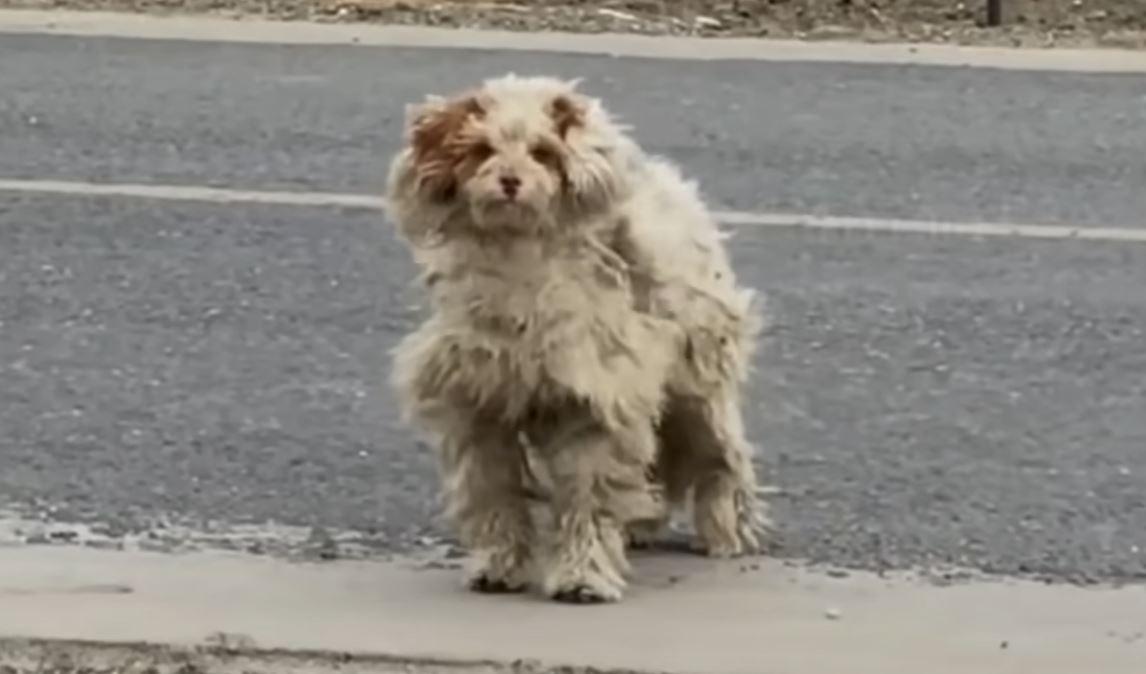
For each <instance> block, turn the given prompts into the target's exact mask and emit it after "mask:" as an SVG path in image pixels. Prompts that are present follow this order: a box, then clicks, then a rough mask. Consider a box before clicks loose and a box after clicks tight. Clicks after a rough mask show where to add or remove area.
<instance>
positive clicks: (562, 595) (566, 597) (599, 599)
mask: <svg viewBox="0 0 1146 674" xmlns="http://www.w3.org/2000/svg"><path fill="white" fill-rule="evenodd" d="M550 597H551V598H552V599H553V600H554V601H557V602H561V603H562V604H607V603H611V602H616V601H620V599H621V591H620V590H619V589H617V588H614V587H592V586H590V585H588V584H584V583H574V584H571V585H569V586H568V587H563V588H559V589H557V590H556V591H554V592H553V594H551V595H550Z"/></svg>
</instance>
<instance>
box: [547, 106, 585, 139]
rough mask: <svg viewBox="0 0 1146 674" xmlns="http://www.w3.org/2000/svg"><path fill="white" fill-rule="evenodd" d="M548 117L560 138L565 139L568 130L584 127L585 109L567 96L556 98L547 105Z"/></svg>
mask: <svg viewBox="0 0 1146 674" xmlns="http://www.w3.org/2000/svg"><path fill="white" fill-rule="evenodd" d="M549 116H550V117H551V118H552V119H553V126H554V127H556V129H557V135H558V136H559V137H560V138H565V134H567V133H569V129H572V128H573V127H580V126H584V125H585V108H583V107H582V106H581V105H580V104H578V103H577V102H576V101H574V100H573V99H572V98H570V97H568V96H558V97H557V98H554V99H553V101H552V102H550V103H549Z"/></svg>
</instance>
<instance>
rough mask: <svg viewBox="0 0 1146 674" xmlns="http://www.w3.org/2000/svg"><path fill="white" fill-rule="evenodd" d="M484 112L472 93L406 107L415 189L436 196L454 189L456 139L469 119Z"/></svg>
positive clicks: (445, 196)
mask: <svg viewBox="0 0 1146 674" xmlns="http://www.w3.org/2000/svg"><path fill="white" fill-rule="evenodd" d="M484 115H485V108H484V107H482V104H481V102H480V101H479V100H478V98H477V96H476V95H473V94H467V95H463V96H460V97H458V98H455V99H452V100H445V99H441V98H431V99H428V100H427V101H426V102H425V103H423V104H422V105H419V106H414V107H411V108H408V109H407V112H406V116H407V142H408V143H409V144H410V148H411V150H412V151H413V159H414V167H415V170H416V171H417V174H418V186H419V189H423V190H426V191H427V192H429V193H430V194H431V195H433V196H434V197H436V198H440V199H449V198H452V196H453V194H454V192H455V191H456V190H457V183H456V180H455V177H454V167H455V166H456V165H457V162H458V161H459V160H460V159H461V155H460V149H459V144H458V143H457V138H458V135H459V133H460V132H461V131H462V130H463V129H464V128H465V127H466V125H467V124H469V123H470V120H471V119H474V118H479V119H480V118H481V117H483V116H484Z"/></svg>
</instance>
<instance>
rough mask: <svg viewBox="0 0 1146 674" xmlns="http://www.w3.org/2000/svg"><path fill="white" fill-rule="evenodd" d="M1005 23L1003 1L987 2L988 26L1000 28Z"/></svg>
mask: <svg viewBox="0 0 1146 674" xmlns="http://www.w3.org/2000/svg"><path fill="white" fill-rule="evenodd" d="M1002 23H1003V0H987V25H988V26H998V25H1000V24H1002Z"/></svg>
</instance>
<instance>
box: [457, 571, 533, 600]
mask: <svg viewBox="0 0 1146 674" xmlns="http://www.w3.org/2000/svg"><path fill="white" fill-rule="evenodd" d="M528 585H529V584H528V583H526V582H524V581H521V580H518V579H510V578H497V577H494V576H492V575H490V572H489V571H477V572H475V573H473V574H471V575H470V577H469V578H468V579H467V581H466V587H468V588H469V589H470V590H473V591H474V592H479V593H481V594H512V593H515V592H524V591H525V589H526V587H528Z"/></svg>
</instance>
